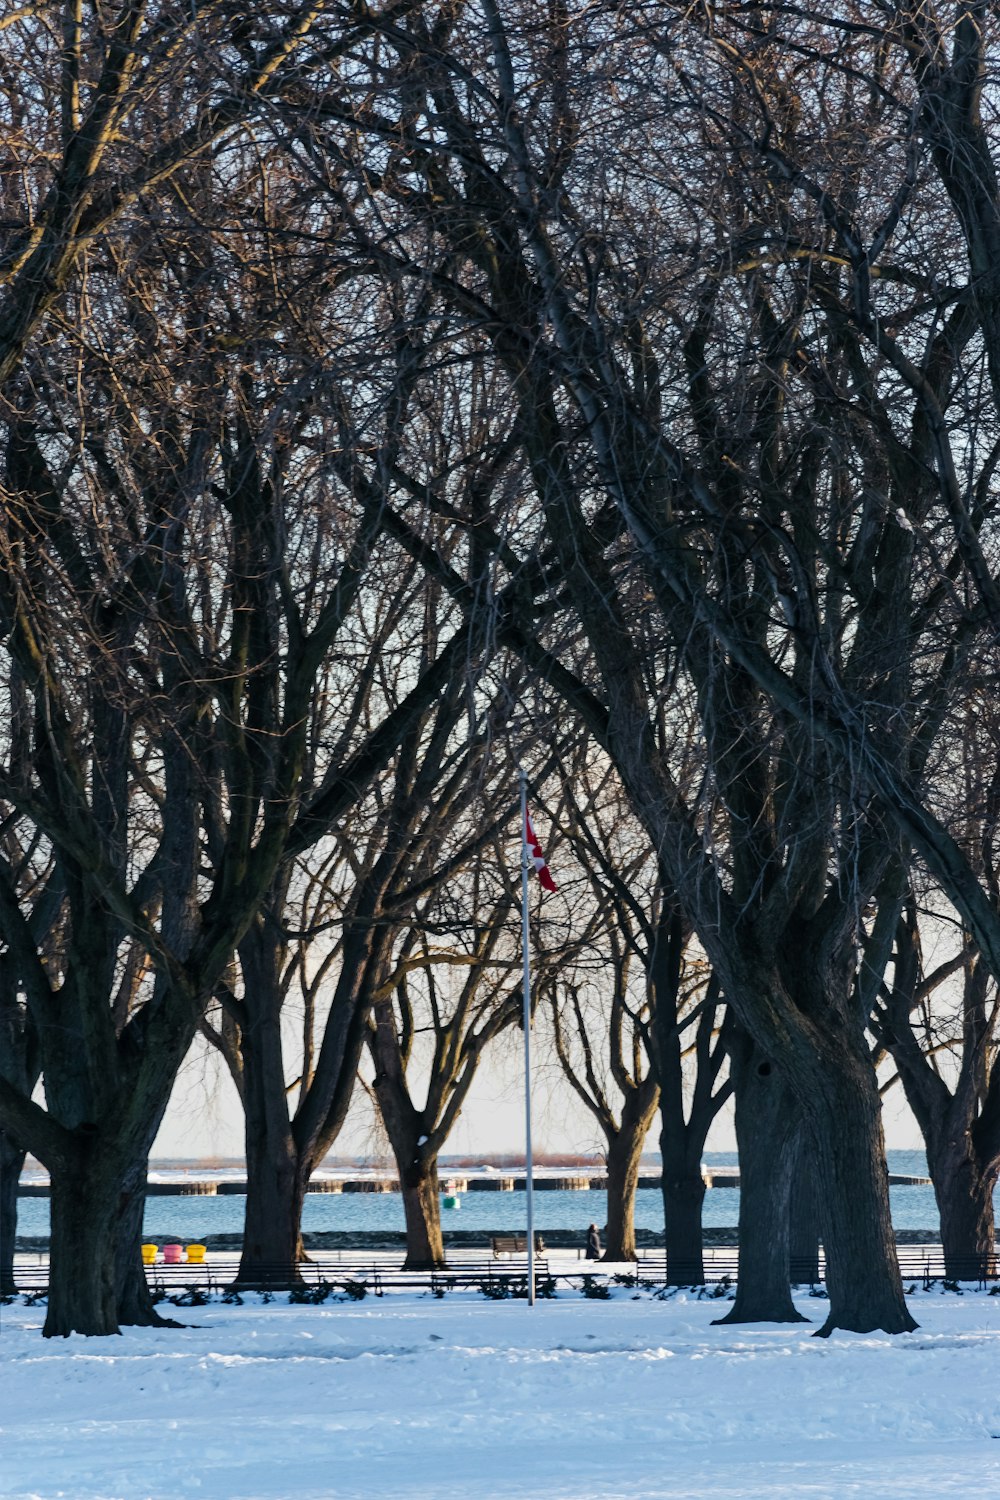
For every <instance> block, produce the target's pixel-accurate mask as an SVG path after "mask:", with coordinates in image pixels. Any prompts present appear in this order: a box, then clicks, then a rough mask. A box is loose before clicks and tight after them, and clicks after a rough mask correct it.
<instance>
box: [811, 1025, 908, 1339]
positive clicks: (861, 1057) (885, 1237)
mask: <svg viewBox="0 0 1000 1500" xmlns="http://www.w3.org/2000/svg"><path fill="white" fill-rule="evenodd" d="M818 1060H819V1061H821V1062H822V1063H824V1066H823V1067H821V1068H820V1069H813V1070H812V1087H811V1088H810V1089H809V1090H808V1091H807V1092H806V1097H804V1098H802V1099H801V1103H802V1105H803V1108H804V1109H806V1110H807V1111H808V1115H809V1124H810V1127H811V1133H812V1136H813V1143H814V1148H815V1151H816V1167H817V1174H816V1175H817V1182H818V1186H819V1191H820V1205H821V1207H820V1223H821V1228H822V1233H823V1244H824V1247H825V1249H826V1286H827V1291H828V1292H829V1294H830V1313H829V1316H828V1318H827V1320H826V1322H825V1323H824V1324H823V1327H822V1328H821V1329H820V1330H819V1332H820V1334H821V1335H823V1336H826V1335H827V1334H830V1333H832V1332H833V1330H834V1329H835V1328H845V1329H849V1330H851V1331H852V1332H855V1333H870V1332H872V1331H873V1330H874V1329H882V1330H884V1331H885V1332H886V1333H907V1332H909V1331H910V1330H911V1329H913V1328H916V1326H917V1325H916V1323H915V1322H914V1320H913V1318H912V1317H911V1316H910V1314H909V1311H908V1310H907V1306H906V1302H905V1300H904V1297H903V1284H902V1280H901V1278H900V1274H899V1262H898V1261H897V1259H896V1243H895V1237H894V1235H893V1230H892V1220H891V1217H890V1213H889V1173H888V1170H887V1168H886V1163H885V1143H884V1140H883V1136H882V1114H881V1109H882V1106H881V1100H880V1099H879V1095H878V1088H877V1086H876V1081H875V1072H874V1069H873V1068H872V1065H871V1059H870V1058H869V1056H868V1055H867V1052H865V1051H864V1050H863V1042H857V1041H854V1042H853V1043H852V1042H846V1043H845V1044H844V1045H843V1046H841V1047H840V1048H839V1049H838V1051H837V1054H836V1056H835V1057H833V1056H826V1057H825V1058H821V1059H818Z"/></svg>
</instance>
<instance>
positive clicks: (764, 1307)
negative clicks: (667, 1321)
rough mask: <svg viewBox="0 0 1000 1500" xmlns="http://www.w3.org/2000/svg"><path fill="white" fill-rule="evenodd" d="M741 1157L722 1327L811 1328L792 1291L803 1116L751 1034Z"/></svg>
mask: <svg viewBox="0 0 1000 1500" xmlns="http://www.w3.org/2000/svg"><path fill="white" fill-rule="evenodd" d="M729 1068H730V1076H731V1077H732V1079H733V1082H734V1084H735V1088H736V1142H737V1146H738V1148H739V1154H740V1227H739V1240H740V1266H739V1277H738V1280H737V1283H736V1300H735V1302H734V1303H733V1305H732V1308H731V1309H730V1311H729V1312H728V1313H727V1314H726V1316H725V1317H724V1318H719V1319H718V1320H717V1321H718V1322H720V1323H804V1322H806V1321H807V1319H805V1318H803V1317H802V1315H801V1313H799V1312H797V1311H796V1308H795V1304H794V1303H793V1301H792V1294H791V1290H790V1287H789V1265H788V1262H789V1250H788V1208H789V1199H790V1196H791V1186H792V1171H793V1169H794V1167H795V1164H796V1160H797V1157H798V1143H799V1136H800V1133H801V1120H802V1117H801V1114H800V1111H799V1109H798V1108H797V1106H796V1104H795V1101H794V1100H793V1099H792V1097H791V1095H790V1094H789V1092H788V1090H787V1089H786V1088H785V1086H784V1085H783V1084H782V1082H781V1080H780V1078H779V1077H778V1074H777V1072H776V1071H775V1069H774V1066H773V1064H772V1063H771V1061H770V1059H769V1058H768V1057H766V1056H765V1054H764V1053H763V1052H762V1051H761V1050H760V1048H758V1047H757V1046H755V1045H754V1043H753V1042H751V1040H750V1038H749V1037H747V1036H746V1035H745V1034H742V1033H741V1034H738V1035H737V1036H736V1037H735V1038H734V1039H733V1041H732V1043H731V1046H730V1054H729Z"/></svg>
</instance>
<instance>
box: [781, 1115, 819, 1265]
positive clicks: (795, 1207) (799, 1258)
mask: <svg viewBox="0 0 1000 1500" xmlns="http://www.w3.org/2000/svg"><path fill="white" fill-rule="evenodd" d="M788 1219H789V1223H788V1260H789V1272H790V1274H791V1278H792V1284H793V1285H799V1284H801V1283H805V1282H808V1283H809V1285H810V1286H814V1285H815V1284H816V1282H818V1281H819V1203H818V1201H817V1196H816V1163H815V1159H814V1156H813V1151H812V1146H811V1144H810V1141H809V1136H808V1133H807V1132H806V1131H805V1130H802V1131H800V1132H799V1153H798V1158H797V1161H796V1162H795V1164H794V1165H793V1167H792V1197H791V1204H790V1206H789V1214H788Z"/></svg>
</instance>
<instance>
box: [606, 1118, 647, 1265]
mask: <svg viewBox="0 0 1000 1500" xmlns="http://www.w3.org/2000/svg"><path fill="white" fill-rule="evenodd" d="M645 1138H646V1131H645V1129H643V1130H642V1131H639V1130H635V1129H629V1128H627V1127H626V1126H625V1124H624V1123H623V1125H622V1129H621V1130H619V1131H618V1132H617V1134H616V1135H615V1136H614V1137H613V1138H612V1139H611V1140H610V1141H609V1142H608V1155H607V1166H608V1223H607V1230H606V1233H605V1240H604V1255H603V1257H602V1258H603V1259H604V1260H615V1261H617V1260H635V1258H636V1250H635V1194H636V1188H637V1187H638V1185H639V1158H640V1157H641V1156H642V1147H643V1143H644V1141H645Z"/></svg>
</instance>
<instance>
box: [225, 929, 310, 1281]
mask: <svg viewBox="0 0 1000 1500" xmlns="http://www.w3.org/2000/svg"><path fill="white" fill-rule="evenodd" d="M248 949H249V942H247V943H245V944H244V945H243V947H242V948H241V950H240V951H241V957H242V961H243V964H244V977H245V980H246V984H247V1001H246V1003H247V1008H248V1012H249V1016H250V1017H251V1019H250V1022H249V1024H247V1025H246V1026H245V1027H244V1029H243V1039H242V1048H243V1106H244V1110H245V1125H246V1133H245V1142H246V1164H247V1205H246V1217H245V1220H244V1224H243V1254H242V1257H241V1260H240V1269H239V1274H238V1276H237V1285H239V1286H246V1287H263V1288H271V1287H294V1286H300V1285H301V1283H302V1274H301V1272H300V1270H299V1263H300V1262H301V1261H302V1260H304V1258H305V1252H304V1250H303V1247H302V1206H303V1203H304V1201H305V1190H306V1187H307V1185H308V1181H309V1171H308V1168H307V1167H306V1165H305V1163H303V1162H302V1161H301V1160H300V1157H299V1153H298V1151H297V1149H296V1144H295V1139H294V1136H293V1133H292V1124H291V1121H290V1120H289V1118H288V1102H287V1096H286V1092H285V1075H284V1059H283V1054H282V1049H281V1036H280V1031H281V1019H280V1017H281V1010H280V998H279V996H278V989H277V983H276V974H277V970H276V966H275V965H274V963H273V954H272V953H271V952H270V950H268V949H266V948H265V949H264V956H265V958H266V959H268V960H271V962H269V963H261V964H259V967H258V968H257V969H255V968H254V967H252V962H251V953H250V952H249V951H248ZM254 956H255V957H256V950H254Z"/></svg>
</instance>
